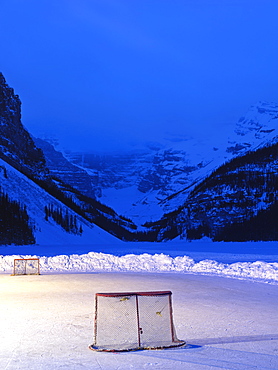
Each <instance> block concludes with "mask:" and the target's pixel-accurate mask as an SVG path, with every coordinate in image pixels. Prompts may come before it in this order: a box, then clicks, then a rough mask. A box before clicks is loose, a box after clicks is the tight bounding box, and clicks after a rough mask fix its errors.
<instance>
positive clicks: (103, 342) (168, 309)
mask: <svg viewBox="0 0 278 370" xmlns="http://www.w3.org/2000/svg"><path fill="white" fill-rule="evenodd" d="M184 344H185V342H184V341H182V340H178V339H177V336H176V332H175V328H174V323H173V310H172V292H170V291H166V292H161V291H159V292H145V293H97V294H96V297H95V332H94V343H93V344H92V345H91V346H90V347H89V348H90V349H92V350H95V351H132V350H139V349H163V348H169V347H178V346H182V345H184Z"/></svg>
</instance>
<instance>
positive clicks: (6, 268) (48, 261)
mask: <svg viewBox="0 0 278 370" xmlns="http://www.w3.org/2000/svg"><path fill="white" fill-rule="evenodd" d="M31 257H39V258H40V268H41V272H42V273H65V272H66V273H84V272H86V273H91V272H178V273H194V274H202V275H204V274H206V275H218V276H226V277H233V278H238V279H251V280H256V281H261V282H264V283H271V284H278V262H272V263H267V262H263V261H256V262H237V263H232V264H225V263H221V262H216V261H213V260H203V261H200V262H197V263H196V262H195V261H194V260H193V259H192V258H191V257H188V256H178V257H170V256H168V255H165V254H162V253H161V254H154V255H151V254H148V253H144V254H141V255H135V254H127V255H124V256H121V257H119V256H114V255H112V254H105V253H96V252H89V253H88V254H81V255H78V254H72V255H69V256H68V255H58V256H54V257H45V256H41V257H40V256H31V255H28V256H26V255H25V256H23V255H13V256H3V255H2V256H0V272H3V273H11V272H12V269H13V261H14V259H15V258H31Z"/></svg>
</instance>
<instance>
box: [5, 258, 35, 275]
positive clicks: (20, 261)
mask: <svg viewBox="0 0 278 370" xmlns="http://www.w3.org/2000/svg"><path fill="white" fill-rule="evenodd" d="M12 275H13V276H15V275H40V261H39V258H16V259H14V271H13V274H12Z"/></svg>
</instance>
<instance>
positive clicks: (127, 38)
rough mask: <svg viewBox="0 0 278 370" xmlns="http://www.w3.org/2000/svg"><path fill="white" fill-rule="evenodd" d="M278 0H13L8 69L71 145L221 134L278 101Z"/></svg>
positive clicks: (33, 128)
mask: <svg viewBox="0 0 278 370" xmlns="http://www.w3.org/2000/svg"><path fill="white" fill-rule="evenodd" d="M277 11H278V2H277V1H276V0H268V1H265V0H225V1H223V0H210V1H207V0H174V1H168V0H152V1H149V0H133V1H129V0H117V1H115V0H90V1H89V0H59V1H55V0H40V1H36V0H24V1H22V0H9V1H8V0H4V1H2V2H1V13H0V31H1V56H2V57H1V61H0V71H1V72H2V73H3V74H4V76H5V78H6V80H7V83H8V84H9V85H10V86H12V87H13V88H14V89H15V92H16V93H17V94H19V96H20V98H21V101H22V121H23V124H24V125H25V127H26V128H27V129H28V130H29V131H30V132H31V133H32V134H33V135H35V136H41V137H47V138H49V137H52V138H56V139H58V141H59V142H60V144H61V146H62V147H64V148H71V149H72V150H87V151H108V150H119V149H128V148H135V147H137V146H138V145H141V144H142V143H144V142H145V141H156V140H161V139H162V138H164V137H173V135H177V136H183V135H197V134H198V135H199V134H200V133H202V135H216V132H217V134H218V133H219V132H220V133H221V132H223V130H225V128H226V127H229V126H230V125H231V124H233V123H235V122H237V120H238V119H239V118H240V117H241V116H242V115H244V114H245V112H246V111H247V110H248V108H249V106H250V105H252V104H255V103H256V102H257V101H259V100H265V101H274V102H278V90H277V83H278V74H277V56H278V49H277V44H278V28H277V26H276V24H277V19H276V17H277Z"/></svg>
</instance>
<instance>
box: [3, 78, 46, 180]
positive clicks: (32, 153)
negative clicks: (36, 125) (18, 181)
mask: <svg viewBox="0 0 278 370" xmlns="http://www.w3.org/2000/svg"><path fill="white" fill-rule="evenodd" d="M0 155H1V156H2V157H4V158H5V159H7V158H8V159H9V160H10V161H12V162H13V163H16V164H17V166H19V167H20V166H25V167H27V168H28V170H29V171H30V172H31V173H34V172H35V173H37V174H41V173H43V172H45V171H46V169H45V159H44V156H43V153H42V151H41V150H40V149H38V148H37V147H36V146H35V144H34V141H33V139H32V138H31V135H30V134H29V133H28V132H27V131H26V129H25V128H24V127H23V125H22V123H21V102H20V99H19V97H18V95H15V93H14V90H13V89H12V88H10V87H9V86H8V85H7V84H6V81H5V78H4V76H3V75H2V73H0Z"/></svg>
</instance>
